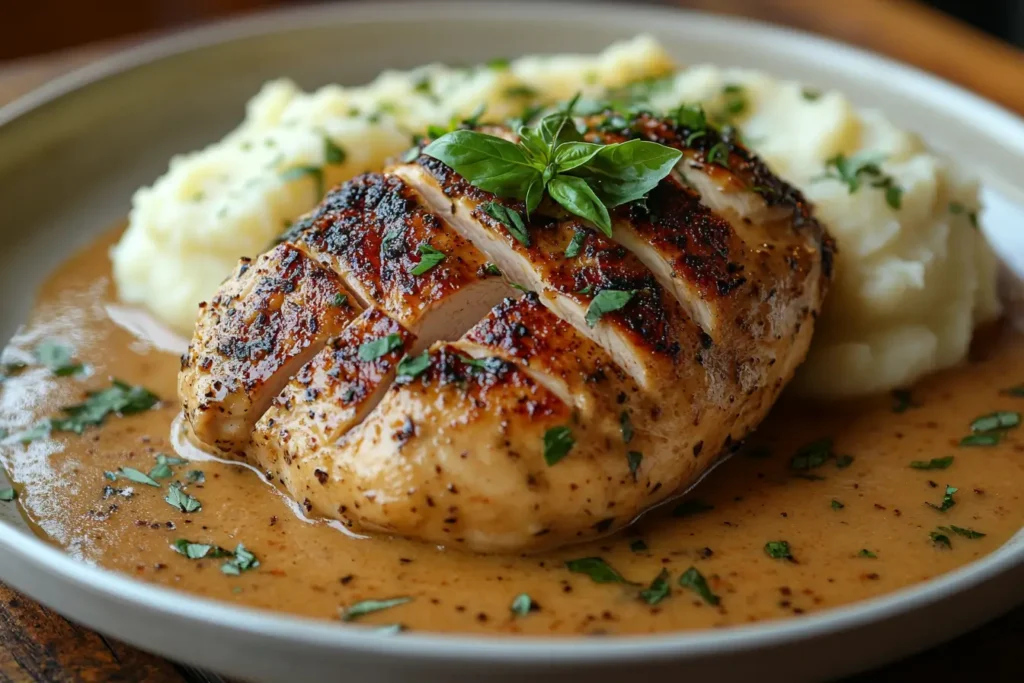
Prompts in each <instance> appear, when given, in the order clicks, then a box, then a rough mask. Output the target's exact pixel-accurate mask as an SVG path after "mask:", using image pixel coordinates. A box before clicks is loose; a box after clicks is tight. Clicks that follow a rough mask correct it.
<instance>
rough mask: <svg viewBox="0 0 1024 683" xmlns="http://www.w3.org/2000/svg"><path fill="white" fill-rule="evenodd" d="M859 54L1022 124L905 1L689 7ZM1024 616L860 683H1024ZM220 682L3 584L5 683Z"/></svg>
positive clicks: (964, 38)
mask: <svg viewBox="0 0 1024 683" xmlns="http://www.w3.org/2000/svg"><path fill="white" fill-rule="evenodd" d="M679 4H681V5H684V6H688V7H694V8H699V9H704V10H707V11H716V12H720V13H727V14H736V15H742V16H747V17H751V18H756V19H762V20H765V21H770V22H774V23H778V24H785V25H788V26H792V27H795V28H800V29H804V30H807V31H812V32H816V33H820V34H823V35H826V36H829V37H833V38H836V39H838V40H842V41H845V42H848V43H853V44H855V45H859V46H863V47H866V48H869V49H872V50H875V51H876V52H880V53H883V54H887V55H890V56H892V57H895V58H897V59H900V60H902V61H904V62H908V63H910V64H914V65H916V66H918V67H921V68H923V69H926V70H928V71H931V72H933V73H936V74H938V75H939V76H942V77H943V78H946V79H948V80H950V81H953V82H956V83H959V84H960V85H963V86H965V87H967V88H970V89H971V90H974V91H975V92H978V93H980V94H981V95H984V96H985V97H987V98H989V99H991V100H994V101H996V102H999V103H1001V104H1003V105H1004V106H1006V107H1007V108H1009V109H1012V110H1014V111H1017V112H1019V113H1022V114H1024V53H1021V52H1020V51H1018V50H1016V49H1015V48H1013V47H1011V46H1009V45H1006V44H1003V43H1000V42H999V41H996V40H993V39H991V38H989V37H987V36H986V35H984V34H982V33H980V32H978V31H975V30H974V29H972V28H970V27H968V26H965V25H964V24H961V23H959V22H957V21H956V20H953V19H950V18H948V17H946V16H944V15H941V14H938V13H936V12H934V11H932V10H929V9H927V8H925V7H923V6H921V5H919V4H917V3H915V2H911V1H909V0H844V1H842V2H840V1H838V0H837V1H835V2H830V1H828V0H683V1H682V2H680V3H679ZM120 45H121V44H117V45H110V44H107V45H99V46H91V47H87V48H84V49H78V50H74V51H70V52H66V53H59V54H55V55H49V56H46V57H41V58H35V59H30V60H25V61H22V62H17V63H14V64H8V65H0V104H3V103H5V102H7V101H9V100H11V99H13V98H15V97H17V96H18V95H20V94H22V93H24V92H27V91H28V90H30V89H31V88H33V87H35V86H37V85H39V84H40V83H42V82H44V81H46V80H48V79H50V78H53V77H54V76H57V75H59V74H61V73H64V72H66V71H69V70H71V69H73V68H76V67H78V66H81V65H83V64H85V63H87V62H89V61H92V60H93V59H96V58H97V57H99V56H102V55H104V54H107V53H109V52H111V51H113V50H114V49H117V48H118V47H120ZM1022 644H1024V608H1022V609H1018V610H1016V611H1014V612H1012V613H1010V614H1009V615H1007V616H1005V617H1003V618H1001V619H999V620H997V621H995V622H993V623H991V624H989V625H987V626H985V627H983V628H980V629H978V630H977V631H974V632H973V633H970V634H968V635H965V636H963V637H961V638H959V639H957V640H955V641H953V642H951V643H948V644H946V645H943V646H940V647H937V648H935V649H933V650H931V651H929V652H925V653H922V654H920V655H917V656H914V657H911V658H909V659H906V660H904V661H902V662H898V663H896V664H893V665H891V666H889V667H886V668H885V669H882V670H879V671H875V672H872V673H870V674H867V675H864V676H860V677H858V678H856V679H854V680H855V681H858V682H863V683H866V682H867V681H872V682H878V681H883V682H885V681H894V682H895V681H918V680H935V681H939V680H957V679H961V678H966V679H967V680H985V681H1020V680H1024V655H1021V653H1020V651H1019V650H1020V648H1021V646H1022ZM79 680H80V681H147V682H158V683H159V682H162V681H175V682H177V683H182V682H183V681H204V680H211V681H212V680H217V679H216V677H210V678H207V677H206V676H204V675H203V674H201V673H199V672H196V671H194V670H192V669H190V668H188V667H183V666H179V665H176V664H172V663H170V662H168V661H166V660H163V659H160V658H158V657H154V656H152V655H149V654H146V653H143V652H140V651H138V650H136V649H134V648H132V647H129V646H127V645H124V644H122V643H118V642H116V641H112V640H110V639H108V638H105V637H103V636H101V635H99V634H97V633H93V632H91V631H88V630H86V629H84V628H81V627H79V626H77V625H75V624H72V623H71V622H69V621H67V620H66V619H64V618H63V617H61V616H60V615H58V614H56V613H54V612H52V611H50V610H48V609H46V608H44V607H41V606H40V605H38V604H36V603H35V602H33V601H32V600H29V599H27V598H25V597H23V596H21V595H19V594H17V593H15V592H14V591H12V590H10V589H8V588H6V587H5V586H3V585H2V584H0V681H79Z"/></svg>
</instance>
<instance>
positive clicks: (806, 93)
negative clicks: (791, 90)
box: [800, 88, 821, 102]
mask: <svg viewBox="0 0 1024 683" xmlns="http://www.w3.org/2000/svg"><path fill="white" fill-rule="evenodd" d="M800 94H801V95H802V96H803V98H804V99H805V100H807V101H808V102H814V101H816V100H818V99H819V98H821V91H820V90H815V89H814V88H804V89H803V90H801V91H800Z"/></svg>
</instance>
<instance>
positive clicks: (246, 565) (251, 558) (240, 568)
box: [220, 543, 260, 576]
mask: <svg viewBox="0 0 1024 683" xmlns="http://www.w3.org/2000/svg"><path fill="white" fill-rule="evenodd" d="M258 566H260V561H259V560H257V559H256V556H255V555H253V554H252V553H251V552H249V551H248V550H246V549H245V546H244V545H242V544H241V543H239V544H238V545H237V546H236V547H235V551H234V553H232V558H231V559H230V560H228V561H227V562H225V563H224V564H222V565H221V566H220V570H221V572H222V573H224V574H227V575H229V576H238V575H239V574H241V573H242V572H245V571H249V570H250V569H255V568H256V567H258Z"/></svg>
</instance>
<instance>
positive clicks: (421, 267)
mask: <svg viewBox="0 0 1024 683" xmlns="http://www.w3.org/2000/svg"><path fill="white" fill-rule="evenodd" d="M416 250H417V251H418V252H419V254H420V262H419V263H417V264H416V267H415V268H413V269H412V274H413V275H423V274H424V273H425V272H427V271H428V270H430V269H431V268H433V267H434V266H436V265H437V264H438V263H440V262H441V261H444V259H445V257H446V256H447V254H445V253H444V252H443V251H438V250H437V249H434V248H433V247H432V246H430V245H429V244H421V245H419V246H418V247H417V248H416Z"/></svg>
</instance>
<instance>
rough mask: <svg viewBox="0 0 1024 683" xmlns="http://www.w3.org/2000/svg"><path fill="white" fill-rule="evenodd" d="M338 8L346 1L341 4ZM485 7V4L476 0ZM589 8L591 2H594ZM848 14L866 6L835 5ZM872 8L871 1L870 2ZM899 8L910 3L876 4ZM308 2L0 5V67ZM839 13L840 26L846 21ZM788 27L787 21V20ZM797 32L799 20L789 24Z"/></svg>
mask: <svg viewBox="0 0 1024 683" xmlns="http://www.w3.org/2000/svg"><path fill="white" fill-rule="evenodd" d="M342 1H344V0H342ZM477 1H478V2H486V1H487V0H477ZM592 1H593V0H592ZM829 1H832V0H764V1H763V2H762V3H760V4H761V5H763V9H760V10H757V12H755V13H759V14H762V15H763V16H764V17H766V18H767V17H775V18H777V17H779V16H780V14H782V15H783V16H785V15H786V14H789V13H792V14H794V15H796V14H797V13H798V12H799V8H800V5H801V4H807V3H810V4H814V5H818V6H819V7H820V3H824V2H829ZM834 1H836V2H841V3H842V4H844V5H846V6H847V9H849V6H850V5H853V6H856V5H857V4H858V3H860V2H865V1H867V0H834ZM871 1H872V2H874V1H876V0H871ZM882 1H884V2H890V3H893V4H904V3H907V2H914V1H915V0H882ZM921 1H922V2H925V3H926V4H928V5H931V6H933V7H934V8H936V9H938V10H940V11H942V12H944V13H947V14H949V15H951V16H953V17H956V18H958V19H961V20H963V21H966V22H968V23H970V24H973V25H974V26H975V27H977V28H979V29H981V30H982V31H985V32H986V33H989V34H990V35H993V36H996V37H998V38H1001V39H1002V40H1005V41H1007V42H1010V43H1015V44H1017V45H1020V46H1024V0H921ZM308 2H309V0H301V2H299V1H297V0H86V1H83V0H29V1H27V2H26V1H23V0H0V62H3V61H6V60H14V59H17V58H20V57H28V56H32V55H39V54H43V53H47V52H52V51H54V50H60V49H64V48H69V47H75V46H79V45H82V44H86V43H91V42H95V41H110V40H116V39H124V38H126V37H129V36H133V35H136V34H142V33H153V32H160V31H167V30H170V29H174V28H180V27H184V26H188V25H189V24H194V23H196V22H200V21H205V20H210V19H216V18H221V17H225V16H230V15H233V14H240V13H244V12H252V11H255V10H259V9H267V8H272V7H280V6H287V5H298V4H307V3H308ZM648 2H651V3H652V4H672V5H682V6H691V7H698V8H700V9H705V10H711V11H719V12H724V13H731V12H737V11H740V5H742V9H743V13H744V14H747V15H750V14H751V11H750V4H751V3H749V2H743V3H738V2H735V1H734V0H703V1H699V0H690V1H687V0H681V1H675V2H672V1H670V0H661V2H658V0H648ZM848 17H849V13H848V12H843V18H842V19H839V20H840V21H848ZM787 19H788V17H787ZM786 23H790V24H791V25H794V26H799V25H800V22H799V16H794V17H793V21H787V22H786Z"/></svg>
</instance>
